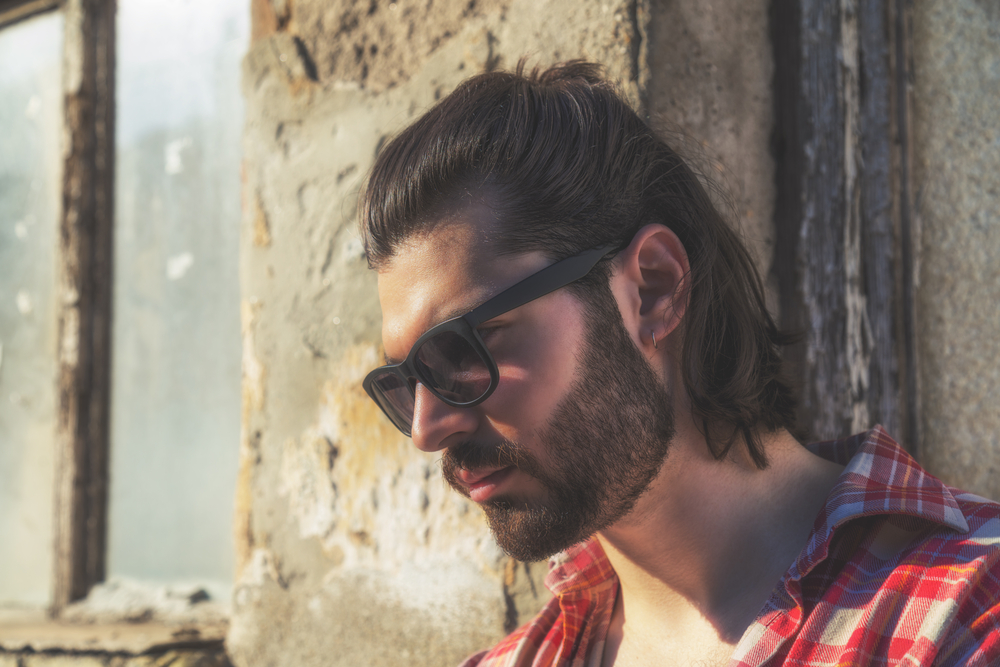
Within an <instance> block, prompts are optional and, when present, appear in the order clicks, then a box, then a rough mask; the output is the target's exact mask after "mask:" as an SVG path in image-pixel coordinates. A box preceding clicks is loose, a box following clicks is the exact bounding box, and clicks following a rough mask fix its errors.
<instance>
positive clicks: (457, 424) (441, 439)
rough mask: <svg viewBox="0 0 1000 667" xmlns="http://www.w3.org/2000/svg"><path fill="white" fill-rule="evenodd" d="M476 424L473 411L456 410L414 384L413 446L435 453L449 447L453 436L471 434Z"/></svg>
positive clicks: (476, 420) (422, 387)
mask: <svg viewBox="0 0 1000 667" xmlns="http://www.w3.org/2000/svg"><path fill="white" fill-rule="evenodd" d="M477 424H478V416H477V411H476V410H475V409H474V408H456V407H453V406H451V405H448V404H447V403H445V402H444V401H442V400H441V399H440V398H438V397H437V396H435V395H434V394H433V393H432V392H431V391H430V390H429V389H428V388H427V387H425V386H424V385H423V384H422V383H420V382H418V383H417V388H416V390H415V396H414V398H413V425H412V426H411V427H410V437H411V438H413V444H414V445H416V446H417V449H420V450H422V451H425V452H436V451H438V450H440V449H444V448H445V447H448V446H449V445H451V444H452V441H453V440H455V438H454V437H453V436H455V435H461V436H467V435H472V433H473V432H475V430H476V428H477Z"/></svg>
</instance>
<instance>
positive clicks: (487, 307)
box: [363, 245, 615, 436]
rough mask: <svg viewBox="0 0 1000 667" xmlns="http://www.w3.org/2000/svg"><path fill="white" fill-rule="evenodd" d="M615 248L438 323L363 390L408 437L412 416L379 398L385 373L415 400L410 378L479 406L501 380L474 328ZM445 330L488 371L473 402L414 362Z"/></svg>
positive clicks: (573, 260)
mask: <svg viewBox="0 0 1000 667" xmlns="http://www.w3.org/2000/svg"><path fill="white" fill-rule="evenodd" d="M614 249H615V246H611V245H609V246H602V247H600V248H593V249H591V250H586V251H584V252H582V253H580V254H579V255H573V256H572V257H567V258H566V259H563V260H560V261H558V262H556V263H555V264H552V265H550V266H547V267H545V268H544V269H542V270H541V271H538V272H537V273H533V274H531V275H530V276H528V277H527V278H525V279H524V280H521V281H520V282H518V283H517V284H515V285H512V286H511V287H509V288H507V289H505V290H504V291H503V292H500V293H499V294H497V295H496V296H494V297H493V298H492V299H489V300H488V301H486V302H485V303H483V304H481V305H479V306H477V307H476V308H473V309H472V310H471V311H469V312H468V313H466V314H465V315H459V316H458V317H454V318H452V319H450V320H446V321H444V322H442V323H441V324H437V325H435V326H433V327H431V328H430V329H428V330H427V331H425V332H424V333H423V334H422V335H421V336H420V338H418V339H417V341H416V342H415V343H414V344H413V347H411V348H410V352H409V354H407V355H406V359H404V360H403V361H401V362H400V363H398V364H392V365H389V366H380V367H379V368H376V369H375V370H373V371H371V372H370V373H368V375H367V376H366V377H365V380H364V382H363V386H364V389H365V391H366V392H367V393H368V396H369V397H371V399H372V400H373V401H375V404H376V405H378V406H379V408H381V409H382V412H384V413H385V416H386V417H388V418H389V421H391V422H392V423H393V424H394V425H395V426H396V428H398V429H399V430H400V431H402V432H403V434H404V435H407V436H409V435H410V431H411V428H412V419H411V421H410V423H408V424H404V423H401V417H402V415H394V414H393V412H395V411H393V410H390V409H388V408H387V407H386V405H385V404H384V403H383V401H382V400H380V399H379V396H380V395H381V394H382V392H380V390H379V389H377V388H376V385H375V380H376V379H377V378H380V377H382V376H383V375H384V374H386V373H392V374H394V375H396V376H397V377H398V378H399V379H400V380H401V381H402V382H403V383H404V384H405V385H406V386H407V387H408V388H409V390H410V394H411V395H412V396H413V398H414V399H416V395H415V391H416V384H415V383H411V380H416V381H417V382H420V383H421V384H423V385H424V387H426V388H427V389H428V390H430V392H431V393H432V394H434V396H436V397H437V398H438V399H440V400H441V401H443V402H444V403H446V404H447V405H450V406H453V407H456V408H471V407H473V406H476V405H479V404H480V403H482V402H483V401H485V400H486V399H487V398H489V397H490V395H491V394H492V393H493V392H494V391H495V390H496V388H497V385H498V384H499V383H500V371H499V369H498V368H497V363H496V360H494V359H493V355H492V354H490V351H489V350H488V349H486V345H485V344H484V343H483V339H482V337H480V335H479V332H478V331H477V330H476V327H478V326H479V325H480V324H482V323H483V322H487V321H489V320H492V319H493V318H494V317H499V316H500V315H503V314H504V313H506V312H509V311H511V310H514V309H515V308H520V307H521V306H523V305H525V304H526V303H530V302H532V301H534V300H535V299H540V298H542V297H543V296H545V295H546V294H549V293H551V292H554V291H556V290H557V289H560V288H562V287H565V286H567V285H569V284H570V283H573V282H576V281H577V280H579V279H580V278H583V277H584V276H586V275H587V274H588V273H590V271H591V270H592V269H593V268H594V267H595V266H597V263H598V262H600V261H601V259H603V258H604V256H605V255H607V254H608V253H609V252H611V251H613V250H614ZM446 332H454V333H456V334H458V335H459V336H461V337H462V338H463V339H464V340H466V342H468V343H469V345H470V346H471V347H472V349H473V350H474V351H475V352H476V354H478V355H479V357H480V358H481V359H482V360H483V362H484V363H485V364H486V368H487V369H488V370H489V374H490V385H489V387H488V388H487V389H486V391H485V392H484V393H483V395H482V396H479V397H478V398H476V399H474V400H472V401H468V402H464V403H463V402H459V401H454V400H452V399H450V398H448V397H446V396H444V395H442V394H441V393H440V392H438V391H437V389H435V388H434V386H433V383H431V382H428V381H427V379H425V378H424V377H423V376H422V375H421V373H420V371H419V369H418V366H417V364H416V363H415V361H416V356H417V352H418V351H419V350H420V348H421V346H422V345H423V344H424V343H426V342H427V341H428V340H430V339H431V338H434V337H435V336H439V335H441V334H442V333H446ZM386 400H388V399H386ZM397 417H399V418H397Z"/></svg>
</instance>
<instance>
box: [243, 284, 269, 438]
mask: <svg viewBox="0 0 1000 667" xmlns="http://www.w3.org/2000/svg"><path fill="white" fill-rule="evenodd" d="M261 307H262V304H261V302H260V301H258V300H254V299H251V300H244V301H243V302H242V303H241V304H240V323H241V329H242V333H243V423H244V424H246V422H247V418H248V415H249V411H251V410H253V411H254V412H260V411H261V410H263V409H264V383H265V376H266V370H265V368H264V365H263V364H262V363H261V362H260V359H258V358H257V352H256V349H255V347H254V324H255V322H256V319H257V315H258V313H259V312H260V309H261Z"/></svg>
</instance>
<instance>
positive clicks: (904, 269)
mask: <svg viewBox="0 0 1000 667" xmlns="http://www.w3.org/2000/svg"><path fill="white" fill-rule="evenodd" d="M893 14H894V15H893V17H892V27H893V31H892V40H893V93H894V95H893V102H894V107H895V108H894V110H893V120H894V121H895V123H894V127H893V131H894V133H895V136H896V142H895V151H894V155H893V158H894V159H893V164H894V172H895V174H896V177H895V179H894V180H893V196H894V202H895V205H894V210H896V211H897V212H898V220H899V223H898V227H899V254H900V258H899V259H900V261H899V284H900V290H899V291H900V299H899V305H900V311H901V313H900V315H899V320H900V327H899V332H898V337H897V340H898V344H899V346H900V347H901V348H902V351H903V352H902V373H901V375H902V376H903V380H902V381H901V382H900V386H901V387H902V394H903V396H902V398H901V403H902V405H903V407H904V409H905V411H904V423H903V428H904V429H905V430H904V433H905V435H906V441H907V443H908V444H909V447H910V450H911V451H912V452H914V453H915V454H920V453H921V452H920V448H921V444H922V440H921V431H920V419H919V415H920V387H919V386H918V385H919V375H918V374H917V340H916V339H917V328H916V306H915V304H916V289H917V273H916V271H917V269H916V262H915V261H914V257H915V256H916V255H915V253H916V250H915V248H914V247H913V237H914V229H915V224H916V221H915V219H914V218H913V216H912V213H911V208H910V203H911V201H912V199H911V192H910V173H911V169H910V136H911V133H910V115H909V108H910V72H911V71H912V67H911V66H910V59H911V55H910V39H909V35H910V34H911V28H910V3H909V0H894V2H893Z"/></svg>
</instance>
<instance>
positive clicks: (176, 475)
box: [108, 0, 249, 596]
mask: <svg viewBox="0 0 1000 667" xmlns="http://www.w3.org/2000/svg"><path fill="white" fill-rule="evenodd" d="M248 35H249V2H247V0H212V1H211V2H177V1H176V0H119V2H118V65H117V66H118V71H117V77H118V78H117V82H118V83H117V85H118V90H117V96H118V103H117V114H118V115H117V120H116V122H117V129H116V131H117V135H116V142H117V153H116V155H117V157H116V159H117V162H116V180H115V189H116V194H115V216H116V218H115V279H114V283H115V293H114V329H113V332H114V349H113V360H114V361H113V367H112V372H113V385H112V414H111V420H112V429H111V438H112V439H111V489H110V510H109V536H108V573H109V576H111V577H119V578H127V579H137V580H141V581H145V582H148V583H153V584H155V583H167V582H193V583H204V584H208V585H210V589H209V590H210V592H212V593H213V594H214V596H220V595H221V596H225V595H226V590H227V589H228V586H229V585H230V582H231V581H232V576H233V574H232V572H233V567H232V561H233V548H232V515H233V495H234V489H235V479H236V469H237V454H238V448H239V429H240V356H241V354H240V331H239V300H240V299H239V284H238V276H237V252H238V237H239V215H240V156H241V155H240V136H241V132H242V126H243V107H242V98H241V95H240V88H239V78H240V62H241V59H242V56H243V54H244V53H245V50H246V46H247V42H248Z"/></svg>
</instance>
